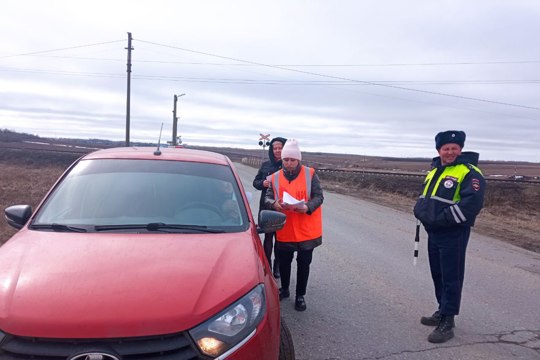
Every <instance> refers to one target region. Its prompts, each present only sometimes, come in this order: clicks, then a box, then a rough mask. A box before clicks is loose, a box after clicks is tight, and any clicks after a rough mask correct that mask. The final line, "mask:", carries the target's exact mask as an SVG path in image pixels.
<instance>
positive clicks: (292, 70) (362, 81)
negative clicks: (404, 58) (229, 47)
mask: <svg viewBox="0 0 540 360" xmlns="http://www.w3.org/2000/svg"><path fill="white" fill-rule="evenodd" d="M139 41H140V42H143V43H147V44H152V45H156V46H162V47H166V48H171V49H176V50H181V51H186V52H191V53H194V54H199V55H205V56H212V57H217V58H221V59H227V60H231V61H237V62H242V63H247V64H253V65H259V66H263V67H268V68H273V69H279V70H283V71H291V72H297V73H301V74H306V75H313V76H319V77H325V78H329V79H336V80H345V81H351V82H357V83H364V84H369V85H373V86H381V87H386V88H391V89H398V90H405V91H414V92H419V93H424V94H430V95H439V96H445V97H451V98H455V99H463V100H471V101H479V102H485V103H490V104H497V105H504V106H512V107H518V108H524V109H531V110H538V111H540V108H538V107H533V106H527V105H520V104H512V103H507V102H502V101H494V100H487V99H481V98H473V97H469V96H463V95H455V94H446V93H442V92H437V91H428V90H420V89H412V88H408V87H403V86H397V85H390V84H382V83H375V82H372V81H366V80H356V79H349V78H345V77H341V76H334V75H326V74H320V73H316V72H312V71H305V70H298V69H290V68H286V67H282V66H276V65H268V64H263V63H258V62H255V61H249V60H243V59H237V58H232V57H228V56H222V55H216V54H212V53H207V52H202V51H197V50H191V49H186V48H181V47H176V46H172V45H164V44H159V43H155V42H151V41H144V40H139Z"/></svg>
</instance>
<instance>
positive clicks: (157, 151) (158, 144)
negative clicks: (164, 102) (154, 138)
mask: <svg viewBox="0 0 540 360" xmlns="http://www.w3.org/2000/svg"><path fill="white" fill-rule="evenodd" d="M162 131H163V123H161V130H159V139H158V142H157V150H156V151H154V155H161V150H159V146H160V144H161V132H162Z"/></svg>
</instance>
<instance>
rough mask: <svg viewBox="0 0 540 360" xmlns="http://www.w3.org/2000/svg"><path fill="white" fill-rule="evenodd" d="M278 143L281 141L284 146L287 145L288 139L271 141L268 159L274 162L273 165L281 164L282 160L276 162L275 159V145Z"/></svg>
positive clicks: (278, 138)
mask: <svg viewBox="0 0 540 360" xmlns="http://www.w3.org/2000/svg"><path fill="white" fill-rule="evenodd" d="M276 141H279V142H280V143H282V144H283V145H285V142H286V141H287V139H285V138H282V137H275V138H273V139H272V140H271V141H270V146H268V159H270V161H271V162H272V164H276V163H281V160H278V161H276V158H275V157H274V143H275V142H276Z"/></svg>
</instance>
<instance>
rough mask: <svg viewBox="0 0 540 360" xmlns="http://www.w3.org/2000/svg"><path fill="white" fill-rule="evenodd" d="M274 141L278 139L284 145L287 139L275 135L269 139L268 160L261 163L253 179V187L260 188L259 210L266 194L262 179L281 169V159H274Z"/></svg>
mask: <svg viewBox="0 0 540 360" xmlns="http://www.w3.org/2000/svg"><path fill="white" fill-rule="evenodd" d="M276 141H279V142H280V143H282V144H283V145H285V142H286V141H287V139H285V138H282V137H276V138H273V139H272V141H270V145H269V146H268V159H269V160H267V161H265V162H263V163H262V165H261V168H260V169H259V171H258V172H257V175H255V179H254V180H253V187H254V188H255V189H257V190H261V199H260V200H259V212H260V211H261V210H264V197H265V195H266V188H265V187H264V186H263V181H264V180H266V177H267V176H268V175H271V174H273V173H275V172H276V171H278V170H281V160H276V158H275V157H274V142H276Z"/></svg>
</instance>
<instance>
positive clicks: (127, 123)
mask: <svg viewBox="0 0 540 360" xmlns="http://www.w3.org/2000/svg"><path fill="white" fill-rule="evenodd" d="M131 39H132V37H131V33H130V32H128V47H127V48H125V49H127V51H128V55H127V100H126V146H129V121H130V114H129V111H130V108H131V106H130V95H131V50H133V48H132V47H131Z"/></svg>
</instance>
